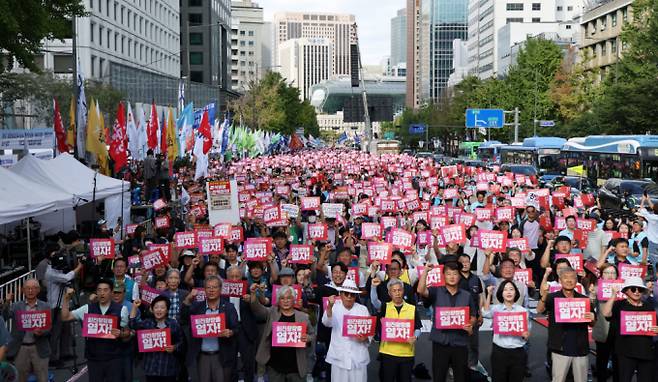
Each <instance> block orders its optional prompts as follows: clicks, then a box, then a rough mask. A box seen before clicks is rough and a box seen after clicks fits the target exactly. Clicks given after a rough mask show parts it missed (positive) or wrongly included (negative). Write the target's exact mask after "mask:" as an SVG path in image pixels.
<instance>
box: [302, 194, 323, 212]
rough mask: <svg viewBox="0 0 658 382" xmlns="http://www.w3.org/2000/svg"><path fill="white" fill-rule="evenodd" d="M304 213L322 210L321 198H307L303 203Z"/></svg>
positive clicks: (304, 198) (303, 199)
mask: <svg viewBox="0 0 658 382" xmlns="http://www.w3.org/2000/svg"><path fill="white" fill-rule="evenodd" d="M301 207H302V211H315V210H319V209H320V197H318V196H306V197H303V198H302V201H301Z"/></svg>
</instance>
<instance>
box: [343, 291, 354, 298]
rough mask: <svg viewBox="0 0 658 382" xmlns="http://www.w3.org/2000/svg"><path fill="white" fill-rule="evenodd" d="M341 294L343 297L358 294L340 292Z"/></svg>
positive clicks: (351, 296)
mask: <svg viewBox="0 0 658 382" xmlns="http://www.w3.org/2000/svg"><path fill="white" fill-rule="evenodd" d="M340 295H341V296H343V297H349V298H356V294H353V293H347V292H340Z"/></svg>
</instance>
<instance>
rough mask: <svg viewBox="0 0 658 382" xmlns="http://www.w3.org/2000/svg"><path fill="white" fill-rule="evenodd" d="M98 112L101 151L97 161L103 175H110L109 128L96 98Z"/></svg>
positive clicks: (97, 155)
mask: <svg viewBox="0 0 658 382" xmlns="http://www.w3.org/2000/svg"><path fill="white" fill-rule="evenodd" d="M96 112H97V113H98V121H99V123H100V127H99V129H98V149H99V152H98V153H97V154H96V163H97V164H98V166H99V167H100V172H101V174H103V175H110V165H109V163H108V162H109V160H108V157H107V143H106V142H107V129H106V128H105V117H104V116H103V113H101V108H100V106H98V100H96Z"/></svg>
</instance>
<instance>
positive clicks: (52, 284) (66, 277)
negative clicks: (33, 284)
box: [45, 265, 75, 308]
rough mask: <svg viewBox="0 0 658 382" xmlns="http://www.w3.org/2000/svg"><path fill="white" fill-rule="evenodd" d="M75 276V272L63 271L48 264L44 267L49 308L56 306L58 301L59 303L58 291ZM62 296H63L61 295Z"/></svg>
mask: <svg viewBox="0 0 658 382" xmlns="http://www.w3.org/2000/svg"><path fill="white" fill-rule="evenodd" d="M74 278H75V272H73V271H71V272H69V273H64V272H60V271H57V270H55V269H53V267H52V266H50V265H48V268H46V277H45V279H46V280H45V281H46V288H47V289H48V305H50V307H51V308H57V307H58V304H57V303H58V302H59V303H60V304H61V302H62V301H61V298H60V293H61V290H62V287H63V286H64V284H66V283H68V282H69V281H71V280H73V279H74ZM62 298H64V297H63V296H62Z"/></svg>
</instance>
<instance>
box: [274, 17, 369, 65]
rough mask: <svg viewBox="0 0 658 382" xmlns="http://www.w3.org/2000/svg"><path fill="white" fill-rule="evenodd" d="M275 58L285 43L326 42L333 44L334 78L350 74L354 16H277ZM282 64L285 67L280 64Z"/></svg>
mask: <svg viewBox="0 0 658 382" xmlns="http://www.w3.org/2000/svg"><path fill="white" fill-rule="evenodd" d="M273 28H274V37H275V38H274V43H275V46H274V50H275V57H280V55H279V54H278V52H277V51H278V49H279V47H280V46H281V44H282V43H283V42H285V41H288V40H292V39H298V38H308V39H324V40H325V42H328V43H331V44H332V49H331V53H332V57H331V58H332V72H331V73H330V75H349V74H350V62H351V61H350V44H352V43H355V42H356V28H355V18H354V16H353V15H347V14H334V13H317V12H313V13H306V12H284V13H277V14H275V15H274V23H273ZM277 64H278V65H283V63H281V62H280V61H277Z"/></svg>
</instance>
